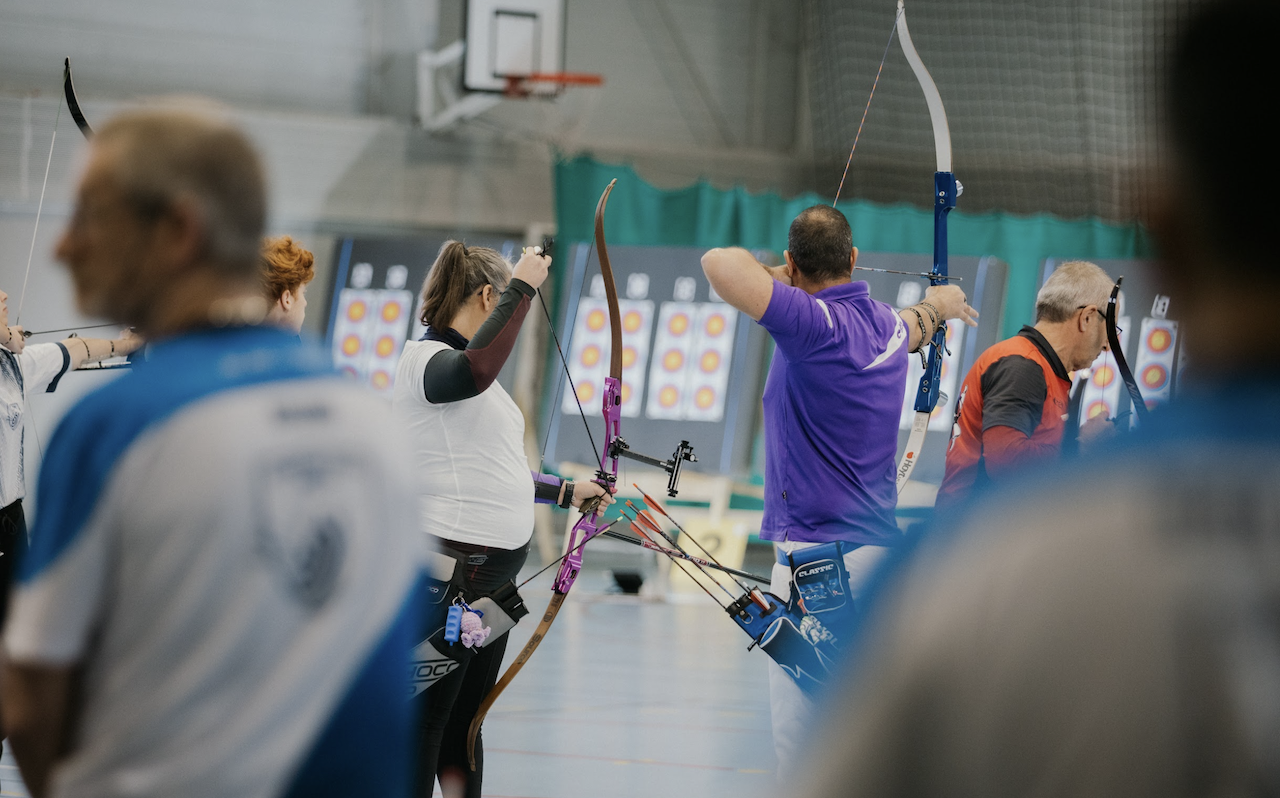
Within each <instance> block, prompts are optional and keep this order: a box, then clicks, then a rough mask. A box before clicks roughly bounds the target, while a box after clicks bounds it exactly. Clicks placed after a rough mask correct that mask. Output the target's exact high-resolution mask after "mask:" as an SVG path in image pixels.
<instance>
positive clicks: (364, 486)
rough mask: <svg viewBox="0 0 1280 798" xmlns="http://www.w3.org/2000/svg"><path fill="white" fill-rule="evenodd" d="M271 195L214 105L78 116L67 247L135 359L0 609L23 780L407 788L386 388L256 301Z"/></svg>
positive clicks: (385, 791)
mask: <svg viewBox="0 0 1280 798" xmlns="http://www.w3.org/2000/svg"><path fill="white" fill-rule="evenodd" d="M265 215H266V193H265V187H264V184H263V176H262V168H261V165H260V164H259V161H258V157H257V155H256V153H255V152H254V151H253V149H252V147H251V146H250V144H249V143H248V141H247V139H246V138H245V137H244V135H243V134H242V133H240V132H239V131H238V130H236V129H235V128H234V127H231V126H230V125H229V124H227V123H226V122H224V121H221V120H220V119H219V118H217V117H215V116H212V115H210V114H208V113H207V112H203V111H202V112H195V111H188V110H184V111H177V110H142V111H134V112H129V113H125V114H122V115H120V116H118V117H116V118H114V119H112V120H110V121H109V122H107V123H106V124H105V125H103V126H102V128H101V129H100V130H99V131H98V132H97V134H96V135H95V136H94V138H93V140H92V142H91V144H90V151H89V158H88V163H87V166H86V168H85V171H84V173H83V175H82V177H81V179H80V183H79V188H78V191H77V197H76V208H75V214H74V216H73V218H72V220H71V223H70V225H69V227H68V228H67V230H66V231H65V232H64V233H63V235H62V238H61V240H60V241H59V243H58V249H57V254H58V257H59V259H60V260H61V261H63V262H64V263H65V264H66V265H67V267H68V269H69V271H70V272H71V276H72V280H73V283H74V286H75V291H76V299H77V302H78V304H79V306H80V310H81V311H82V312H84V313H86V314H88V315H94V316H105V317H108V318H112V319H115V320H117V321H121V322H124V323H127V324H130V325H133V326H135V327H137V329H138V330H139V331H140V332H141V333H142V334H143V335H145V336H146V337H147V338H148V340H149V341H150V342H151V349H150V357H149V358H148V360H147V362H146V363H145V364H142V365H137V366H135V367H134V369H133V370H132V371H131V372H130V373H129V374H127V375H126V376H124V377H121V378H120V379H119V380H117V381H115V382H113V383H111V384H109V385H107V386H106V387H104V388H101V389H99V390H98V391H96V392H94V393H92V394H89V395H88V396H86V397H85V398H84V399H83V400H82V401H80V402H79V403H78V404H76V405H75V406H74V407H73V408H72V409H71V410H70V411H68V413H67V415H66V416H65V417H64V419H63V420H62V422H61V423H60V424H59V426H58V429H57V431H56V432H55V433H54V436H53V438H52V440H51V441H50V443H49V446H48V449H47V451H46V452H45V457H44V465H43V468H42V470H41V475H40V490H39V494H38V499H37V504H36V513H35V518H34V525H33V529H32V535H31V547H30V549H29V550H28V552H27V555H26V557H25V558H24V559H23V561H22V562H21V563H20V570H19V575H18V585H17V588H16V589H15V591H14V595H13V601H12V604H11V607H10V615H9V621H8V628H7V629H6V630H5V636H4V648H5V660H6V661H5V664H4V668H3V677H4V679H3V695H4V721H5V726H6V728H7V730H8V732H9V735H10V740H11V742H12V744H13V750H14V755H15V756H16V758H17V760H18V765H19V767H20V768H21V771H22V776H23V778H24V780H25V781H26V783H27V786H28V787H29V788H30V790H31V794H32V795H33V796H46V795H52V796H68V797H70V796H99V797H100V796H157V797H158V796H175V795H182V796H231V795H235V796H302V795H306V796H324V795H377V796H400V795H407V794H408V789H409V783H410V777H411V760H410V743H411V730H412V726H413V722H412V718H411V717H410V715H409V710H408V708H407V706H406V703H405V700H404V697H405V693H406V690H407V687H408V674H407V667H406V666H407V664H408V663H407V658H406V657H405V654H404V652H405V651H406V650H407V648H408V647H409V646H410V645H411V643H412V636H413V635H412V633H413V631H415V629H416V627H417V625H418V624H420V623H421V619H420V618H419V617H418V615H417V608H418V607H419V606H420V604H421V603H422V600H423V599H422V598H421V596H420V595H418V592H419V591H418V590H417V586H418V585H419V584H420V575H421V573H422V568H421V556H420V553H419V550H418V546H417V544H416V543H415V541H414V540H413V539H412V537H411V536H410V530H411V528H412V523H413V503H412V491H411V486H410V484H409V483H408V481H407V477H406V475H407V473H408V463H407V454H406V453H404V452H402V451H401V450H400V449H399V448H398V446H397V445H396V444H395V434H394V432H393V430H392V429H391V428H390V426H389V421H388V420H387V419H386V415H387V414H386V413H385V412H384V410H383V408H382V406H381V404H380V403H379V400H377V399H376V398H374V397H372V396H370V395H369V394H367V393H366V392H364V391H362V390H361V389H360V388H358V387H357V386H355V385H352V384H350V383H348V382H347V381H345V380H343V379H341V378H340V377H338V376H337V375H336V374H335V373H334V372H333V370H332V367H331V365H330V364H329V363H328V359H327V357H326V356H325V355H324V353H323V352H320V351H318V350H315V349H312V348H310V347H308V346H305V345H303V344H302V343H301V342H300V341H299V340H298V338H297V337H296V336H294V335H292V334H290V333H289V332H287V331H285V330H282V329H280V328H278V327H275V326H270V325H267V326H264V325H262V322H263V320H264V318H265V317H266V314H267V310H268V308H267V302H266V300H265V299H264V298H263V296H262V288H261V281H260V272H259V268H260V264H259V258H260V253H261V244H262V228H263V221H264V218H265Z"/></svg>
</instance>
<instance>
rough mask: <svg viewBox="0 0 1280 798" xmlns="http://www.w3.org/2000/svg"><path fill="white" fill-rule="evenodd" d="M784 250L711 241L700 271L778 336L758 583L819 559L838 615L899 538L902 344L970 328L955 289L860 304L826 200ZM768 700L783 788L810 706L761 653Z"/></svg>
mask: <svg viewBox="0 0 1280 798" xmlns="http://www.w3.org/2000/svg"><path fill="white" fill-rule="evenodd" d="M783 257H784V259H785V260H786V263H785V264H783V265H781V266H776V267H772V268H771V267H768V266H765V265H764V264H762V263H760V262H759V261H757V260H756V259H755V257H754V256H752V254H751V253H750V252H748V251H747V250H745V249H740V248H737V247H734V248H728V249H713V250H711V251H709V252H707V253H706V254H705V255H703V256H702V270H703V272H704V273H705V274H706V276H707V280H708V282H710V283H711V287H712V288H714V289H715V291H716V293H717V294H719V295H720V296H721V297H722V298H723V299H724V301H726V302H728V303H729V304H730V305H732V306H733V307H735V308H737V309H738V310H740V311H742V312H743V313H745V314H747V315H748V316H750V317H751V318H752V319H754V320H755V321H756V322H757V323H758V324H759V325H760V326H761V327H764V328H765V329H766V330H768V331H769V335H770V336H771V337H772V338H773V340H774V342H775V343H776V344H777V350H776V351H775V352H774V354H773V363H772V364H771V365H770V367H769V378H768V380H767V381H766V382H765V387H764V397H763V404H764V439H765V477H764V486H765V496H764V519H763V521H762V523H761V528H760V537H761V538H763V539H764V540H769V541H773V543H774V549H775V563H774V567H773V571H772V573H771V575H770V576H771V580H772V581H771V584H770V587H769V590H770V592H772V593H773V594H774V595H776V596H778V597H779V598H782V599H783V600H786V599H787V598H788V597H789V596H790V595H791V585H792V583H793V580H794V578H795V574H796V573H797V572H798V571H803V570H804V569H805V567H806V566H807V565H808V564H810V563H813V562H820V560H825V559H827V558H830V559H831V560H832V566H833V567H834V568H835V569H836V572H837V573H839V576H838V577H837V578H836V580H834V581H836V582H837V584H841V583H842V584H843V587H842V588H841V589H843V590H846V591H847V600H846V597H841V606H840V607H838V609H840V610H841V613H842V615H843V616H844V617H848V616H849V615H850V614H852V613H853V611H854V606H855V604H856V602H857V601H858V599H859V594H860V593H861V591H862V588H863V586H864V583H865V581H866V577H867V576H868V575H869V574H870V573H871V572H872V570H873V569H874V568H875V567H876V565H878V564H879V562H880V560H881V559H882V558H883V556H884V555H885V553H886V552H887V551H888V550H889V547H892V546H894V545H896V544H897V543H898V542H899V540H900V539H901V535H900V533H899V532H898V526H897V522H896V521H895V518H894V508H895V507H896V506H897V500H898V494H897V491H896V489H895V475H894V467H895V463H894V457H895V455H896V454H897V451H898V419H899V417H900V416H901V414H902V401H903V395H904V394H905V392H906V389H905V385H906V380H907V358H908V356H909V353H911V352H917V351H919V350H920V348H921V347H923V346H925V345H927V344H928V342H929V339H930V338H931V337H932V336H933V334H934V333H935V332H936V331H937V329H938V327H939V326H940V325H941V324H942V323H943V322H944V321H945V320H947V319H960V320H962V321H964V322H965V323H966V324H968V325H970V326H974V327H976V326H977V321H976V319H977V316H978V314H977V313H976V312H975V311H974V310H973V308H971V307H969V305H968V304H967V303H966V302H965V295H964V292H963V291H962V290H961V289H960V288H959V286H955V285H943V286H934V287H930V288H929V289H928V290H927V291H926V292H925V296H924V300H923V301H921V302H920V303H918V304H917V305H913V306H912V307H910V308H904V309H903V310H901V311H895V310H894V308H893V307H892V306H890V305H888V304H886V303H884V302H878V301H876V300H874V299H872V298H871V294H870V289H869V287H868V285H867V283H866V282H865V281H863V280H854V279H853V268H854V265H855V264H856V263H857V260H858V250H857V248H855V247H854V246H853V231H852V230H851V229H850V228H849V221H848V219H846V218H845V216H844V214H843V213H841V212H840V211H838V210H836V209H835V208H833V207H830V206H828V205H815V206H813V207H811V208H807V209H806V210H804V211H801V213H800V214H799V215H798V216H797V217H796V218H795V219H794V220H793V221H792V222H791V227H790V229H789V231H788V234H787V250H786V252H784V253H783ZM815 567H818V566H815ZM826 617H827V618H830V617H831V616H830V615H828V616H826ZM769 702H770V717H771V722H772V727H773V744H774V750H775V751H776V752H777V756H778V779H779V781H781V782H783V783H789V782H790V781H791V780H792V779H793V778H794V777H795V775H796V772H795V769H796V767H797V765H798V764H799V762H800V760H801V758H802V756H803V752H804V746H805V744H806V740H807V738H808V736H809V734H810V732H811V724H812V722H813V715H814V704H813V701H812V699H810V698H809V697H808V696H807V695H805V693H804V692H803V691H802V690H801V688H800V686H799V685H797V684H796V683H795V681H793V680H792V677H791V676H789V675H788V674H787V672H786V671H785V670H784V669H783V668H782V666H780V665H778V664H777V663H775V662H773V661H772V660H771V661H770V662H769Z"/></svg>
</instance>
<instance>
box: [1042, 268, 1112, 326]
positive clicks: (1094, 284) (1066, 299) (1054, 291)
mask: <svg viewBox="0 0 1280 798" xmlns="http://www.w3.org/2000/svg"><path fill="white" fill-rule="evenodd" d="M1114 285H1115V281H1114V280H1112V279H1111V278H1110V277H1109V276H1107V273H1106V272H1104V271H1103V270H1102V269H1101V268H1100V267H1099V266H1098V265H1097V264H1096V263H1090V262H1089V261H1086V260H1070V261H1067V262H1066V263H1064V264H1062V265H1061V266H1059V267H1058V268H1057V269H1054V271H1053V274H1051V275H1049V279H1048V280H1045V281H1044V286H1043V287H1042V288H1041V289H1040V293H1038V294H1036V321H1037V322H1040V321H1048V322H1063V321H1066V320H1067V319H1070V318H1071V316H1072V314H1074V313H1075V312H1076V311H1077V310H1079V309H1080V308H1082V307H1085V306H1086V305H1097V306H1098V309H1099V310H1102V311H1103V312H1106V307H1107V300H1108V298H1109V297H1110V295H1111V288H1112V286H1114Z"/></svg>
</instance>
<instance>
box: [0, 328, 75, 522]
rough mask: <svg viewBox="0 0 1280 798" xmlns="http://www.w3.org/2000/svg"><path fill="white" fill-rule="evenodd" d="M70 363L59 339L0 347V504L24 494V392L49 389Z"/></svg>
mask: <svg viewBox="0 0 1280 798" xmlns="http://www.w3.org/2000/svg"><path fill="white" fill-rule="evenodd" d="M70 367H71V356H70V355H69V354H68V353H67V349H66V347H64V346H63V345H62V344H60V343H53V344H31V345H30V346H28V347H26V348H25V349H23V350H22V354H20V355H15V354H13V353H12V352H10V351H9V350H8V349H5V348H3V347H0V411H3V413H4V415H3V417H2V418H0V507H8V506H9V505H11V504H13V503H14V502H16V501H18V500H19V499H21V498H23V497H24V496H26V495H27V488H26V474H25V472H24V466H23V423H22V420H23V417H24V416H25V415H26V404H27V403H26V397H27V394H30V393H36V392H39V391H48V392H50V393H52V392H53V389H54V388H56V387H58V380H60V379H62V375H64V374H66V373H67V369H69V368H70Z"/></svg>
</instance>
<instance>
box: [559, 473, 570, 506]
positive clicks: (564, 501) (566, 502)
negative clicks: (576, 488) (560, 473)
mask: <svg viewBox="0 0 1280 798" xmlns="http://www.w3.org/2000/svg"><path fill="white" fill-rule="evenodd" d="M560 506H561V507H563V508H564V509H566V510H568V509H569V508H570V507H572V506H573V483H572V482H570V481H569V480H565V482H564V498H563V499H561V500H560Z"/></svg>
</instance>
